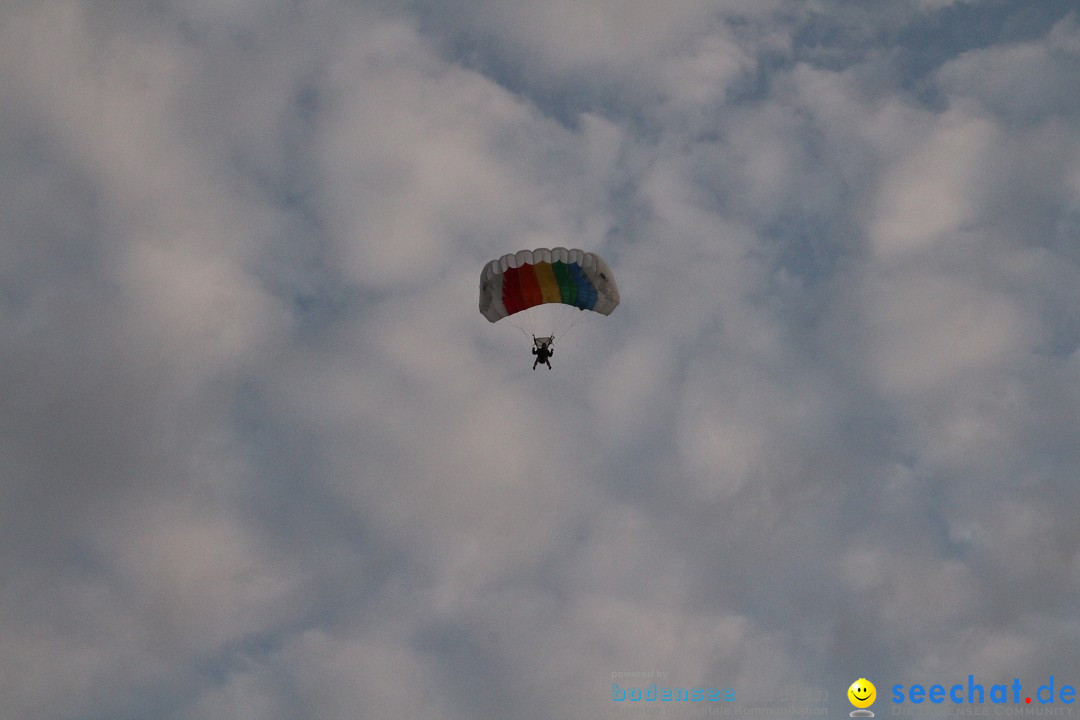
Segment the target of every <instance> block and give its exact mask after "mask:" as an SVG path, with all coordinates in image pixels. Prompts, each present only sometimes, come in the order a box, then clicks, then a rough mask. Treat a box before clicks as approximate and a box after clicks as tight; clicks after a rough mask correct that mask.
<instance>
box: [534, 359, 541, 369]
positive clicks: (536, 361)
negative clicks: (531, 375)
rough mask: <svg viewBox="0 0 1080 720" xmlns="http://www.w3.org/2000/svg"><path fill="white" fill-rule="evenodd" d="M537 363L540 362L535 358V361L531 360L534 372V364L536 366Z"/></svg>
mask: <svg viewBox="0 0 1080 720" xmlns="http://www.w3.org/2000/svg"><path fill="white" fill-rule="evenodd" d="M538 362H540V358H536V359H535V360H533V370H535V369H536V364H537V363H538Z"/></svg>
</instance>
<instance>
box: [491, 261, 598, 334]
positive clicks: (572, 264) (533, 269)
mask: <svg viewBox="0 0 1080 720" xmlns="http://www.w3.org/2000/svg"><path fill="white" fill-rule="evenodd" d="M544 303H562V304H564V305H572V306H574V307H577V308H580V309H581V310H592V311H593V312H598V313H600V314H602V315H610V314H611V311H612V310H614V309H615V307H616V306H617V305H618V304H619V288H618V286H616V285H615V276H614V275H613V274H612V272H611V269H610V268H609V267H608V266H607V263H605V262H604V261H603V259H601V258H600V256H599V255H597V254H596V253H591V252H585V251H584V250H568V249H566V248H551V249H548V248H537V249H536V250H522V251H520V252H516V253H511V254H509V255H503V256H502V257H501V258H498V259H497V260H492V261H491V262H489V263H488V264H487V265H485V266H484V270H483V272H481V273H480V314H482V315H483V316H484V317H486V318H487V319H488V320H490V321H491V322H497V321H499V320H502V319H503V318H504V317H507V316H510V315H513V314H515V313H519V312H521V311H522V310H528V309H529V308H531V307H535V306H537V305H542V304H544Z"/></svg>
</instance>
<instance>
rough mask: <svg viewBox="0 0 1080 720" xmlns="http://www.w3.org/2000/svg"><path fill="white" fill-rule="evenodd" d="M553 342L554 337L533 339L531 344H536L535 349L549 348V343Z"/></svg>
mask: <svg viewBox="0 0 1080 720" xmlns="http://www.w3.org/2000/svg"><path fill="white" fill-rule="evenodd" d="M554 340H555V338H554V337H534V338H533V342H534V343H536V347H538V348H542V347H550V346H551V343H552V342H553V341H554Z"/></svg>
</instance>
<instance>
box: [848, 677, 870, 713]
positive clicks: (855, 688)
mask: <svg viewBox="0 0 1080 720" xmlns="http://www.w3.org/2000/svg"><path fill="white" fill-rule="evenodd" d="M847 696H848V700H850V701H851V704H852V705H854V706H855V707H857V708H868V707H870V706H871V705H873V704H874V700H876V699H877V688H876V687H874V683H872V682H870V681H869V680H867V679H866V678H859V679H858V680H856V681H855V682H853V683H851V687H849V688H848V689H847Z"/></svg>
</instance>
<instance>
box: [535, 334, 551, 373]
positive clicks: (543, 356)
mask: <svg viewBox="0 0 1080 720" xmlns="http://www.w3.org/2000/svg"><path fill="white" fill-rule="evenodd" d="M534 339H535V338H534ZM549 342H550V341H549V340H542V341H539V342H537V343H536V345H538V346H539V347H534V348H533V349H532V354H533V355H535V356H536V359H535V360H533V370H535V369H536V365H537V363H544V364H545V365H547V366H548V370H550V369H551V361H550V360H548V358H550V357H551V356H552V355H554V354H555V348H552V347H548V343H549Z"/></svg>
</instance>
